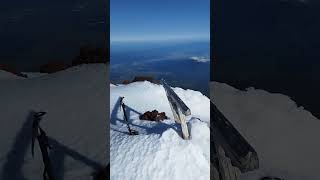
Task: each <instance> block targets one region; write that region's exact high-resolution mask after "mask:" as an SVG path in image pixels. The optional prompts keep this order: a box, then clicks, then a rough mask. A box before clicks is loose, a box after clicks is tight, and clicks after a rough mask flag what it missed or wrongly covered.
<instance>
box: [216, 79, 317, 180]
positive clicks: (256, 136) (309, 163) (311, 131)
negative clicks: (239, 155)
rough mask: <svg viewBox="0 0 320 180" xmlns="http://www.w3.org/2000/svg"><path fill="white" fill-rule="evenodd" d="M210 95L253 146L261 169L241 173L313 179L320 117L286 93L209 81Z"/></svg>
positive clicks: (289, 179) (249, 176)
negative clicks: (299, 105) (240, 88)
mask: <svg viewBox="0 0 320 180" xmlns="http://www.w3.org/2000/svg"><path fill="white" fill-rule="evenodd" d="M211 95H212V96H211V98H212V99H214V103H215V104H216V105H217V107H218V108H219V109H220V110H221V112H222V113H223V114H224V115H225V116H226V117H227V118H228V119H229V120H230V121H231V122H232V123H233V125H234V126H235V127H236V128H237V129H238V130H239V131H240V132H241V134H242V135H243V136H244V137H245V138H246V139H247V140H248V141H249V142H250V143H251V145H252V146H253V147H254V148H255V149H256V151H257V153H258V155H259V160H260V167H261V168H260V169H259V170H257V171H255V172H252V173H248V174H245V175H243V177H242V179H244V180H247V179H250V180H251V179H252V180H257V179H258V177H261V176H264V175H273V176H278V177H281V178H284V179H286V180H302V179H303V180H316V179H319V172H320V166H319V162H320V154H319V152H320V141H319V139H318V137H320V121H319V119H317V118H315V117H314V116H312V114H311V113H310V112H308V111H307V110H305V109H303V107H297V105H296V103H295V102H294V101H292V100H291V99H290V98H289V97H288V96H285V95H282V94H275V93H269V92H267V91H264V90H258V89H254V88H249V89H247V90H246V91H240V90H237V89H235V88H233V87H231V86H229V85H227V84H223V83H218V82H214V83H212V84H211Z"/></svg>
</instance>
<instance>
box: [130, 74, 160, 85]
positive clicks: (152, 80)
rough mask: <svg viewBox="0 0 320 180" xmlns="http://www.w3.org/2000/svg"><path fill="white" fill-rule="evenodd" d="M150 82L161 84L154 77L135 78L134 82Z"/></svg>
mask: <svg viewBox="0 0 320 180" xmlns="http://www.w3.org/2000/svg"><path fill="white" fill-rule="evenodd" d="M140 81H149V82H151V83H155V84H159V83H160V82H159V81H158V80H156V79H155V78H154V77H152V76H135V77H134V79H133V80H132V82H140Z"/></svg>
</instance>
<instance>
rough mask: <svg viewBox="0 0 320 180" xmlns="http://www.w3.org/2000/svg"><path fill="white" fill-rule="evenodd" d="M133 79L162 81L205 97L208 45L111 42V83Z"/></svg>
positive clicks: (206, 93)
mask: <svg viewBox="0 0 320 180" xmlns="http://www.w3.org/2000/svg"><path fill="white" fill-rule="evenodd" d="M135 76H152V77H154V78H155V79H158V80H159V79H161V78H164V79H165V80H166V81H167V82H168V83H169V85H170V86H173V87H181V88H184V89H192V90H196V91H200V92H202V93H203V94H204V95H206V96H208V97H209V85H208V82H209V80H210V56H209V42H203V41H202V42H147V43H142V42H140V43H114V44H112V43H111V58H110V80H111V82H112V83H116V84H119V83H122V82H123V81H124V80H129V81H130V80H132V79H133V78H134V77H135Z"/></svg>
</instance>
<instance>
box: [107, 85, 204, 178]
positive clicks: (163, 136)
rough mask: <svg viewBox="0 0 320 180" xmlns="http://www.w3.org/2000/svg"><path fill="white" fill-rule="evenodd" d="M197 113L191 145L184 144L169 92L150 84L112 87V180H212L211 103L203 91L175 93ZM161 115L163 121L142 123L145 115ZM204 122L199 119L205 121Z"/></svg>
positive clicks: (192, 122) (190, 122)
mask: <svg viewBox="0 0 320 180" xmlns="http://www.w3.org/2000/svg"><path fill="white" fill-rule="evenodd" d="M173 89H174V91H175V92H176V93H177V94H178V96H179V97H180V98H181V99H182V100H183V101H184V102H185V104H186V105H187V106H188V107H189V108H190V110H191V114H192V115H191V116H188V117H187V120H188V126H189V129H190V134H191V140H183V139H182V138H181V133H180V131H181V130H180V129H181V128H180V125H179V124H176V123H175V122H174V120H173V115H172V112H171V109H170V106H169V102H168V100H167V97H166V95H165V90H164V89H163V87H162V86H161V85H156V84H152V83H150V82H147V81H145V82H135V83H131V84H128V85H111V86H110V93H111V94H110V108H111V109H110V116H111V119H110V138H111V139H110V146H111V147H110V173H111V174H110V177H111V179H112V180H129V179H130V180H133V179H139V180H158V179H159V180H160V179H170V180H181V179H185V180H194V179H199V180H202V179H203V180H207V179H209V178H210V176H209V175H210V174H209V172H210V168H209V164H210V144H209V143H210V130H209V120H210V111H209V110H210V101H209V99H208V98H207V97H206V96H204V95H202V94H201V93H200V92H197V91H193V90H184V89H181V88H173ZM120 96H123V97H125V98H124V103H125V104H126V105H127V106H128V108H127V113H128V115H129V114H130V116H129V119H130V120H129V121H130V124H131V127H132V128H133V129H135V130H138V131H139V135H136V136H129V135H128V133H127V132H128V130H127V127H126V125H125V123H124V120H123V111H122V110H120V107H119V97H120ZM154 109H156V110H158V111H160V112H165V113H166V115H167V116H169V119H168V120H164V121H162V122H150V121H142V120H139V113H144V112H146V111H151V110H154ZM197 118H199V119H201V120H199V119H197Z"/></svg>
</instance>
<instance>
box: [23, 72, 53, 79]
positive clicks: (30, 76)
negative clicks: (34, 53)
mask: <svg viewBox="0 0 320 180" xmlns="http://www.w3.org/2000/svg"><path fill="white" fill-rule="evenodd" d="M22 74H25V75H27V77H28V78H37V77H41V76H46V75H48V74H47V73H40V72H22Z"/></svg>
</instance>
